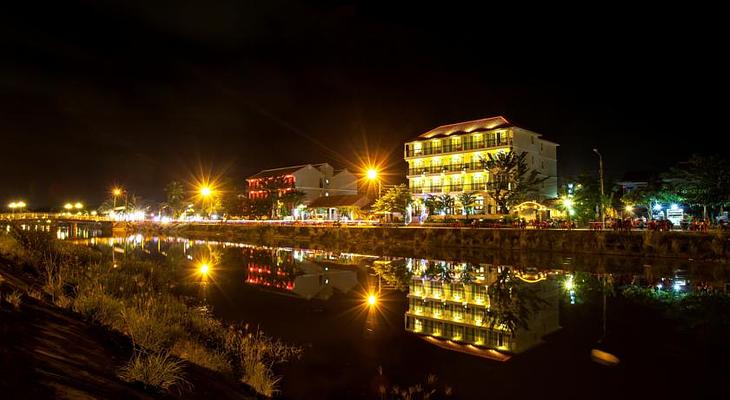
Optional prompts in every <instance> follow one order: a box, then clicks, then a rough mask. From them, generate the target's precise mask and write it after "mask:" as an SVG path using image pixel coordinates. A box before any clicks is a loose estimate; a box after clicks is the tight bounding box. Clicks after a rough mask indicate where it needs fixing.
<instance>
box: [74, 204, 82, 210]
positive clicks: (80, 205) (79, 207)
mask: <svg viewBox="0 0 730 400" xmlns="http://www.w3.org/2000/svg"><path fill="white" fill-rule="evenodd" d="M74 208H75V209H77V210H80V209H82V208H84V205H83V204H82V203H76V204H74Z"/></svg>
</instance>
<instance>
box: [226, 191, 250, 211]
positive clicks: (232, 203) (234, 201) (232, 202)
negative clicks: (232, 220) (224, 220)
mask: <svg viewBox="0 0 730 400" xmlns="http://www.w3.org/2000/svg"><path fill="white" fill-rule="evenodd" d="M243 203H244V200H243V198H242V196H241V194H240V193H238V192H236V191H230V192H225V193H223V194H222V195H221V209H222V210H223V213H224V214H225V215H227V216H234V215H243V214H244V207H243Z"/></svg>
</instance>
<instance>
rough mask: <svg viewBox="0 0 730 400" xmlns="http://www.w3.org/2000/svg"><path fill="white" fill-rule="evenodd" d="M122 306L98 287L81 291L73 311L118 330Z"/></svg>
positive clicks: (90, 287)
mask: <svg viewBox="0 0 730 400" xmlns="http://www.w3.org/2000/svg"><path fill="white" fill-rule="evenodd" d="M123 309H124V304H122V302H121V301H119V300H117V299H115V298H113V297H111V296H109V295H107V294H105V293H104V292H103V290H102V289H101V287H99V286H89V287H88V288H87V289H86V290H81V291H80V293H79V294H78V296H77V297H76V299H75V300H74V302H73V310H74V311H76V312H78V313H80V314H82V315H83V316H85V317H86V318H89V319H91V320H92V321H96V322H98V323H100V324H102V325H105V326H109V327H113V328H118V327H119V318H120V317H121V315H122V310H123Z"/></svg>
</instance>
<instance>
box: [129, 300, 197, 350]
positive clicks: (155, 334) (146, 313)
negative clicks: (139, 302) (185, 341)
mask: <svg viewBox="0 0 730 400" xmlns="http://www.w3.org/2000/svg"><path fill="white" fill-rule="evenodd" d="M122 320H123V321H124V325H123V328H122V330H123V332H124V333H126V334H127V335H129V336H130V337H131V338H132V342H133V343H134V344H135V346H141V347H144V348H146V349H149V350H154V351H162V350H166V349H169V348H170V347H172V345H173V344H174V343H175V342H176V341H177V340H179V339H180V338H181V337H183V336H184V331H183V329H182V328H181V327H180V325H177V324H169V323H168V322H167V321H166V320H165V319H164V317H163V318H160V317H159V316H158V315H155V313H154V308H151V309H144V308H137V307H128V308H126V309H124V310H123V311H122Z"/></svg>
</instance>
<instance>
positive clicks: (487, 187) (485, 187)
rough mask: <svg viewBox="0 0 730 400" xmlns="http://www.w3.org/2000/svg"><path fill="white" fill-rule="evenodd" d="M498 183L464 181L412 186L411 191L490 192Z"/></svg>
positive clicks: (415, 192)
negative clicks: (449, 183)
mask: <svg viewBox="0 0 730 400" xmlns="http://www.w3.org/2000/svg"><path fill="white" fill-rule="evenodd" d="M495 185H496V183H495V182H487V183H462V184H453V185H431V186H428V185H426V186H412V187H411V188H410V189H411V193H413V194H424V193H451V192H488V191H491V190H494V188H495Z"/></svg>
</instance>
